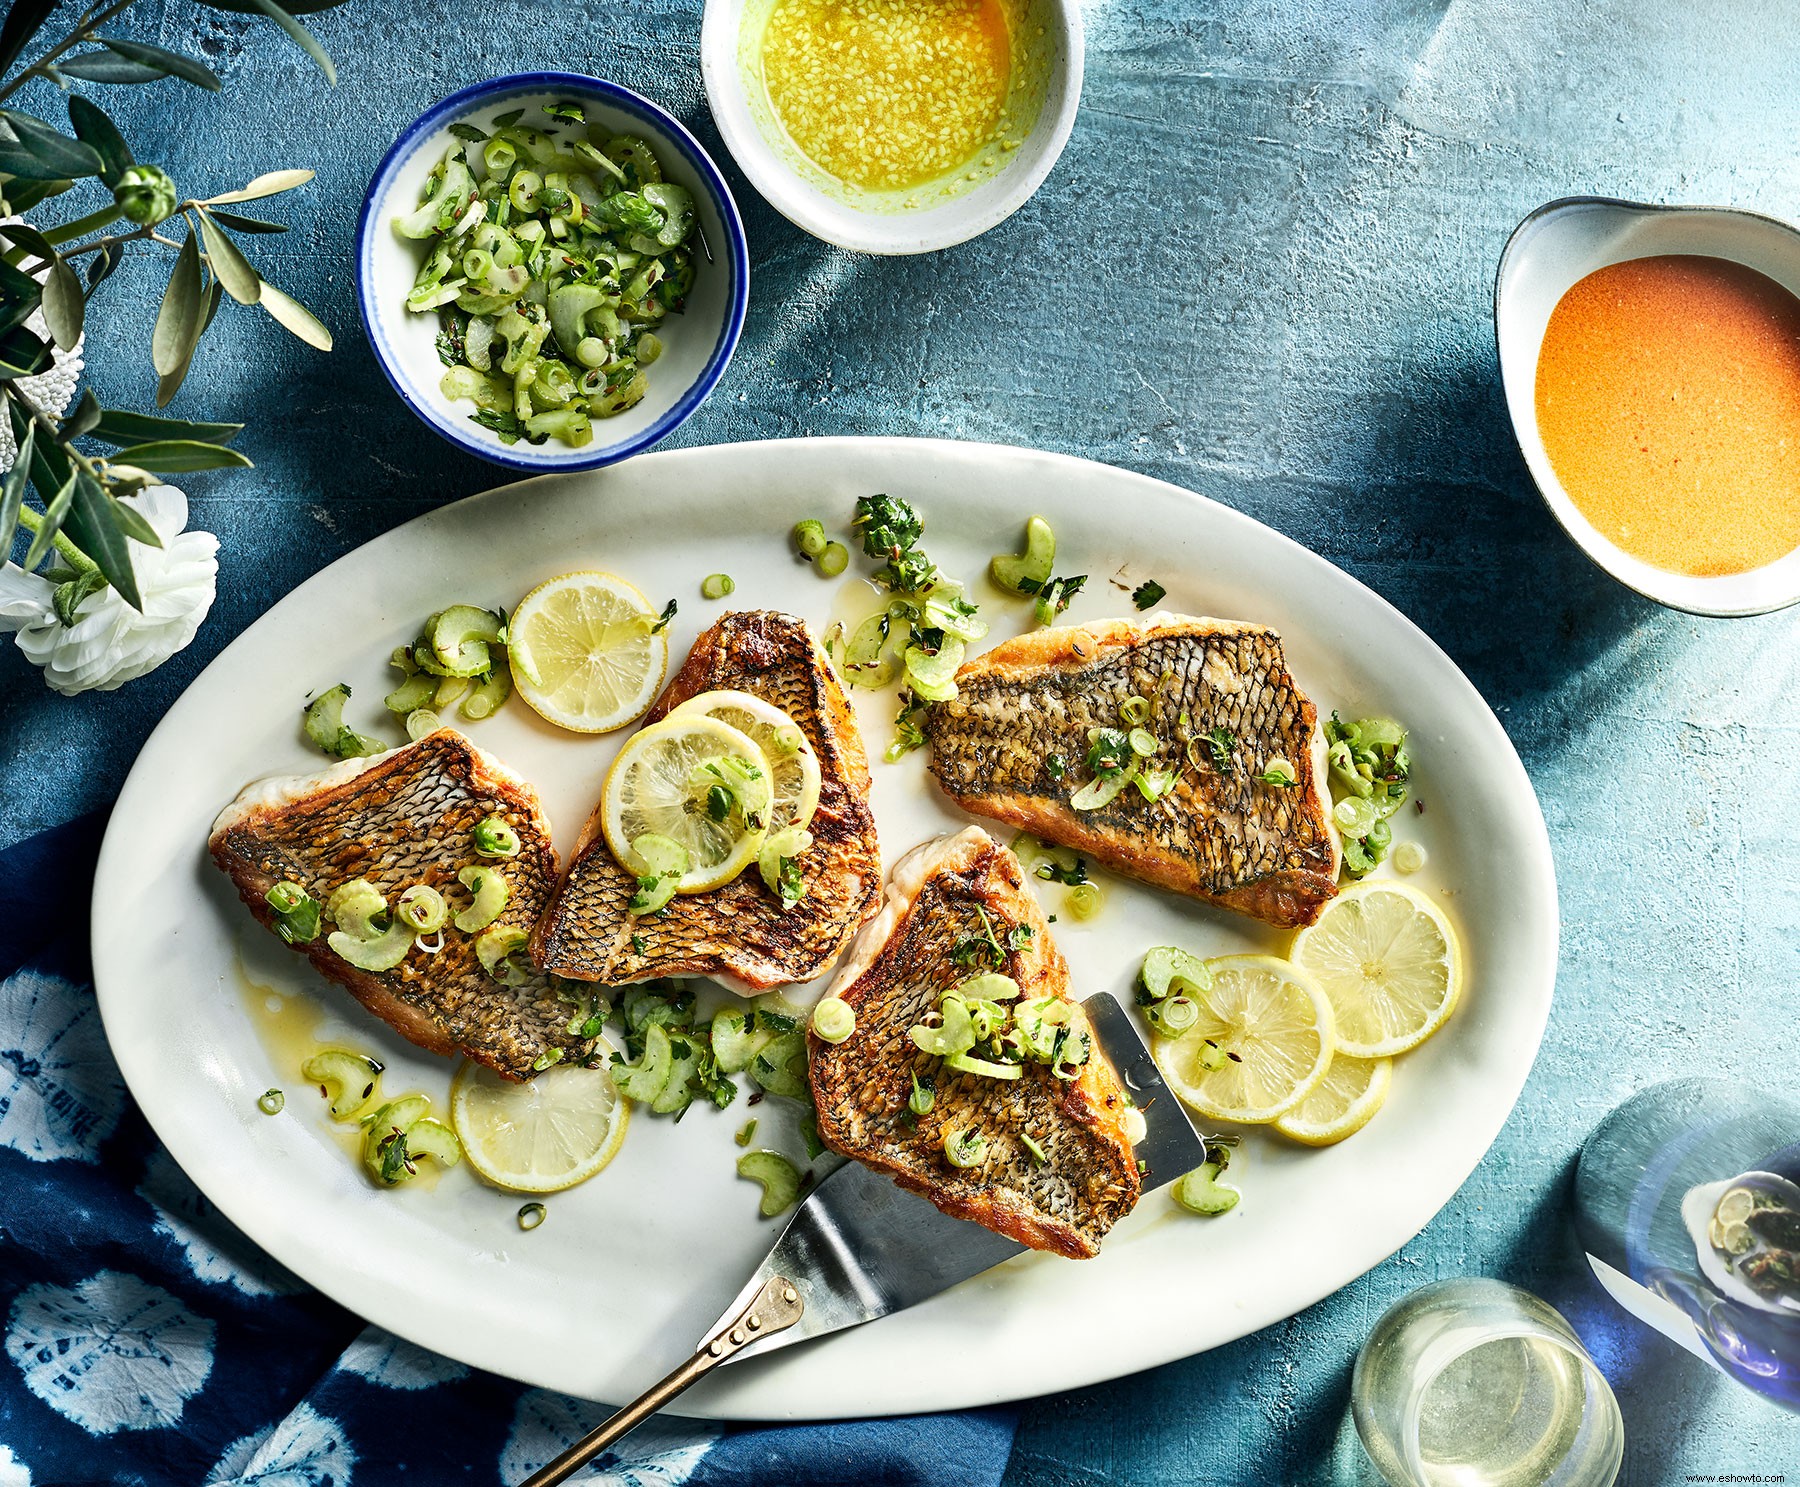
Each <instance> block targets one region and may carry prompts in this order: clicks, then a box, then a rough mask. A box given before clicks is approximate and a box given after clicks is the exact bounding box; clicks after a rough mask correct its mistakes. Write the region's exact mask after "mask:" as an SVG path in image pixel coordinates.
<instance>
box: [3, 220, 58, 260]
mask: <svg viewBox="0 0 1800 1487" xmlns="http://www.w3.org/2000/svg"><path fill="white" fill-rule="evenodd" d="M0 237H3V238H5V239H6V240H7V242H9V243H12V244H14V245H15V246H17V247H20V248H23V249H24V250H25V251H26V252H27V253H29V254H31V256H32V257H34V258H37V259H41V260H42V261H43V262H45V263H48V262H49V261H50V260H51V259H52V258H54V257H56V249H55V248H53V247H51V246H50V239H49V238H47V237H45V236H44V235H43V233H41V232H39V231H38V230H37V229H36V228H35V227H33V226H31V225H30V224H29V223H26V222H0Z"/></svg>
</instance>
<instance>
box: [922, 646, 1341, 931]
mask: <svg viewBox="0 0 1800 1487" xmlns="http://www.w3.org/2000/svg"><path fill="white" fill-rule="evenodd" d="M956 686H957V693H958V695H957V697H956V699H955V700H954V701H951V702H942V703H937V704H935V705H933V706H932V707H931V708H930V709H929V711H928V713H927V715H926V719H925V725H924V727H925V734H926V737H927V738H928V739H929V740H930V742H931V770H932V773H933V774H935V775H936V776H937V780H938V783H939V784H940V785H941V786H942V787H943V788H944V790H945V791H946V792H947V793H948V794H949V795H950V796H951V797H952V798H953V799H954V800H955V801H956V802H957V804H958V805H960V806H962V807H963V808H964V809H965V810H968V811H972V812H974V813H975V814H976V815H980V816H991V817H993V818H994V819H996V820H999V821H1006V822H1009V823H1010V824H1012V825H1014V826H1019V827H1023V828H1024V829H1025V830H1026V831H1029V832H1031V833H1033V834H1034V835H1036V836H1039V837H1042V838H1043V839H1044V840H1045V841H1049V842H1055V843H1057V844H1058V845H1060V846H1065V847H1073V848H1075V849H1076V850H1077V851H1081V852H1086V853H1088V854H1090V855H1091V856H1093V857H1094V858H1096V859H1097V860H1098V861H1100V862H1102V863H1104V864H1105V865H1106V866H1107V867H1110V868H1114V869H1116V870H1117V871H1119V872H1122V873H1127V874H1129V875H1131V876H1132V877H1135V878H1141V879H1143V880H1144V881H1145V882H1148V883H1154V884H1156V885H1158V886H1159V887H1162V888H1169V889H1173V890H1174V891H1175V892H1177V893H1184V894H1187V895H1189V896H1190V897H1193V898H1199V899H1204V900H1206V901H1207V902H1209V903H1215V904H1219V905H1221V906H1222V907H1224V908H1227V909H1234V910H1236V911H1237V912H1238V913H1240V914H1249V915H1251V916H1252V917H1254V918H1257V919H1263V920H1267V921H1268V922H1269V923H1270V924H1277V925H1283V926H1288V927H1294V926H1299V925H1303V924H1311V923H1312V922H1313V920H1315V919H1317V918H1318V917H1319V911H1320V910H1321V909H1322V908H1324V906H1325V904H1326V903H1327V901H1329V900H1330V899H1331V898H1333V897H1335V896H1336V894H1337V876H1338V867H1339V863H1340V850H1339V846H1338V840H1337V835H1336V833H1335V832H1334V831H1333V830H1332V829H1331V827H1330V824H1329V821H1328V818H1327V814H1326V813H1327V811H1328V810H1329V809H1330V801H1331V795H1330V790H1329V788H1328V784H1327V778H1326V765H1325V739H1324V734H1323V732H1322V731H1321V729H1320V728H1319V714H1318V709H1317V708H1315V707H1314V706H1313V705H1312V703H1311V702H1309V701H1308V700H1307V698H1306V697H1305V695H1304V694H1303V693H1302V692H1301V691H1300V688H1299V687H1298V686H1297V685H1295V682H1294V679H1293V677H1292V676H1290V675H1289V674H1288V669H1287V663H1286V662H1285V660H1284V659H1283V658H1282V652H1281V637H1280V636H1279V635H1277V634H1276V633H1275V632H1274V631H1273V630H1270V629H1267V628H1266V627H1264V626H1261V625H1250V624H1243V623H1240V622H1237V621H1232V620H1214V619H1196V618H1191V617H1189V616H1186V615H1161V616H1156V617H1153V618H1152V619H1151V620H1148V621H1143V622H1138V621H1132V620H1103V621H1099V622H1097V623H1094V624H1091V625H1070V626H1063V627H1059V628H1055V629H1046V630H1037V631H1034V632H1032V633H1031V634H1028V635H1021V636H1019V637H1018V638H1017V639H1015V640H1009V641H1006V642H1004V643H1002V644H1000V645H997V646H995V647H994V648H993V649H992V650H990V651H988V652H987V653H986V654H985V655H982V656H978V657H977V658H976V659H975V660H973V661H971V662H969V663H968V664H967V665H966V666H964V667H963V668H962V669H961V670H960V671H958V672H957V674H956ZM1131 697H1142V698H1144V699H1145V700H1146V701H1147V702H1148V703H1149V705H1150V715H1149V717H1148V718H1147V719H1146V720H1145V721H1144V723H1143V725H1142V726H1143V727H1144V728H1146V729H1148V730H1149V731H1150V732H1151V733H1153V734H1154V735H1155V736H1156V737H1157V738H1158V739H1160V740H1161V741H1162V742H1163V744H1164V746H1165V747H1164V749H1163V751H1162V753H1160V754H1159V755H1158V756H1157V757H1156V758H1155V759H1154V760H1152V761H1150V762H1151V763H1152V764H1154V765H1160V766H1167V765H1173V766H1175V767H1176V768H1177V769H1178V770H1179V773H1178V776H1177V779H1176V783H1175V785H1174V787H1173V788H1172V789H1170V790H1169V792H1168V793H1167V794H1165V795H1163V796H1162V797H1161V798H1160V799H1158V800H1155V801H1150V800H1146V799H1144V797H1143V795H1142V794H1141V792H1139V791H1138V790H1136V789H1134V788H1133V787H1131V786H1129V785H1127V786H1126V787H1125V789H1123V790H1121V791H1120V792H1119V794H1118V795H1117V796H1116V797H1115V798H1114V799H1113V801H1112V802H1111V803H1110V804H1108V805H1105V806H1102V807H1100V808H1099V809H1097V810H1092V811H1077V810H1075V809H1074V808H1073V807H1072V806H1070V804H1069V798H1070V797H1071V796H1072V795H1073V794H1074V793H1075V792H1076V791H1077V790H1079V789H1080V788H1081V787H1082V786H1083V785H1085V784H1087V782H1088V781H1089V780H1090V779H1091V778H1092V774H1091V772H1090V771H1089V769H1088V767H1087V763H1086V761H1087V753H1088V746H1089V745H1088V730H1089V729H1092V728H1115V729H1119V728H1128V727H1130V726H1131V725H1130V724H1128V723H1126V722H1124V721H1122V718H1123V714H1122V712H1121V709H1122V708H1123V706H1124V704H1125V702H1126V700H1127V699H1128V698H1131ZM1184 716H1185V717H1186V719H1187V722H1186V724H1185V725H1184V724H1183V722H1182V719H1183V717H1184ZM1220 728H1222V729H1224V730H1226V731H1227V732H1228V733H1230V734H1231V735H1232V740H1233V742H1232V746H1231V750H1230V755H1231V759H1230V763H1231V767H1230V769H1229V771H1228V772H1226V771H1221V770H1220V769H1218V768H1217V767H1215V766H1214V764H1213V763H1212V760H1211V754H1210V750H1209V748H1208V746H1207V745H1206V743H1205V740H1206V738H1207V735H1208V734H1209V733H1211V732H1212V731H1213V730H1214V729H1220ZM1190 738H1191V739H1198V740H1201V741H1202V742H1201V745H1200V753H1201V758H1202V764H1201V766H1199V767H1196V766H1195V765H1194V764H1192V763H1191V762H1190V761H1189V760H1188V758H1187V755H1186V752H1185V750H1186V747H1187V744H1186V740H1187V739H1190ZM1053 757H1060V759H1061V761H1062V763H1063V770H1062V772H1061V774H1060V776H1053V775H1052V772H1051V771H1052V769H1053V767H1054V766H1053V765H1052V764H1051V763H1050V762H1049V761H1050V760H1051V759H1052V758H1053ZM1277 757H1279V758H1284V759H1286V760H1287V761H1288V762H1289V763H1290V764H1291V765H1292V766H1293V768H1294V772H1295V774H1296V776H1297V777H1298V783H1297V784H1296V785H1294V786H1292V787H1289V788H1282V787H1279V786H1273V785H1266V784H1263V783H1261V782H1260V781H1259V780H1258V779H1257V778H1256V776H1258V775H1260V774H1261V773H1262V772H1263V771H1264V770H1265V769H1266V768H1267V767H1268V762H1269V760H1271V759H1274V758H1277Z"/></svg>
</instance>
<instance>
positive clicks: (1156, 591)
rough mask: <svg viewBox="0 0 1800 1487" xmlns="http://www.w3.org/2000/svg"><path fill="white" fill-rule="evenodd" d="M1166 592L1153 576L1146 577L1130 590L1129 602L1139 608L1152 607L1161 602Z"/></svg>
mask: <svg viewBox="0 0 1800 1487" xmlns="http://www.w3.org/2000/svg"><path fill="white" fill-rule="evenodd" d="M1168 592H1169V591H1168V590H1167V589H1165V588H1164V587H1163V586H1162V585H1161V584H1160V583H1158V582H1157V581H1156V580H1155V579H1154V578H1147V579H1145V580H1144V581H1143V582H1142V583H1140V584H1139V585H1138V586H1137V587H1136V588H1135V589H1133V590H1132V591H1131V602H1132V603H1133V604H1135V605H1137V607H1138V608H1139V609H1140V610H1145V609H1154V608H1156V606H1157V605H1159V604H1161V603H1162V602H1163V599H1164V597H1165V596H1166V595H1167V594H1168Z"/></svg>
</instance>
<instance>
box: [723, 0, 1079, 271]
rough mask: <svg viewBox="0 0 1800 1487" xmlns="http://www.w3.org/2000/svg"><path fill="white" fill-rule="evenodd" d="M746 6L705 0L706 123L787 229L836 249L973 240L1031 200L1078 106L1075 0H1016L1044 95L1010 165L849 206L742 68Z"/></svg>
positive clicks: (925, 248) (912, 247)
mask: <svg viewBox="0 0 1800 1487" xmlns="http://www.w3.org/2000/svg"><path fill="white" fill-rule="evenodd" d="M756 3H757V0H706V11H705V15H704V18H703V19H702V21H701V25H700V66H701V72H702V74H703V75H704V77H705V80H706V98H707V102H708V103H709V104H711V106H712V113H713V120H714V122H715V123H717V125H718V126H719V134H720V136H721V137H722V138H723V139H724V141H725V147H726V148H727V149H728V150H730V151H731V154H732V157H733V158H734V159H735V160H736V161H737V163H738V164H739V166H741V167H742V168H743V172H744V174H745V175H747V176H748V177H749V178H750V181H751V184H753V185H754V186H755V187H756V189H757V190H758V191H760V192H762V194H763V195H764V196H765V197H766V198H767V199H768V201H769V204H770V205H771V206H773V207H774V208H775V209H776V211H778V212H780V213H781V214H782V216H784V217H786V218H787V219H788V220H789V221H790V222H792V223H794V224H795V225H796V226H797V227H803V228H805V229H806V231H808V232H810V233H811V234H812V235H813V236H814V237H817V238H823V239H824V240H825V241H826V242H828V243H835V244H836V245H837V246H838V247H840V248H849V249H851V250H853V251H855V252H859V253H930V252H934V251H935V250H937V249H939V248H948V247H952V246H953V245H955V244H957V243H961V242H967V241H968V240H969V239H970V238H972V237H979V236H980V235H981V234H982V233H984V232H986V231H987V230H988V229H989V228H990V227H993V226H995V225H996V224H998V223H1000V222H1004V221H1005V220H1006V219H1007V218H1008V217H1010V216H1011V215H1012V214H1013V213H1014V212H1016V211H1017V210H1018V209H1019V208H1020V207H1022V206H1023V205H1024V204H1025V203H1026V202H1027V201H1028V200H1029V199H1030V198H1031V195H1032V193H1033V192H1035V191H1036V190H1037V188H1038V187H1039V186H1040V185H1042V184H1043V180H1044V177H1045V176H1047V175H1049V174H1050V167H1051V166H1053V165H1055V164H1056V160H1057V157H1058V156H1059V155H1061V154H1062V150H1063V146H1064V145H1065V144H1066V143H1068V139H1069V133H1070V131H1071V130H1072V129H1074V127H1075V111H1076V108H1077V106H1078V105H1079V104H1080V102H1081V72H1082V29H1081V10H1080V7H1079V5H1078V4H1077V0H1024V6H1025V12H1026V24H1027V26H1029V27H1030V29H1031V30H1032V32H1033V36H1034V42H1033V44H1034V45H1040V46H1042V47H1043V48H1044V51H1045V55H1044V56H1043V59H1042V61H1041V63H1040V64H1039V67H1041V75H1042V77H1043V80H1044V81H1043V86H1044V96H1043V103H1042V106H1041V107H1040V108H1039V110H1038V115H1037V121H1036V123H1035V124H1034V125H1033V127H1032V130H1031V133H1030V134H1029V135H1028V136H1026V138H1025V139H1024V141H1023V142H1022V143H1021V144H1020V145H1019V148H1018V149H1017V150H1015V151H1014V152H1013V154H1012V159H1011V160H1010V161H1008V162H1007V163H1006V165H1005V166H1003V167H1002V168H1001V169H999V170H998V171H996V172H994V173H993V174H992V175H990V176H988V177H987V178H986V179H985V180H982V181H980V182H978V183H976V184H975V185H973V186H970V187H969V188H967V189H966V190H964V191H962V192H960V193H958V194H956V195H952V196H948V197H946V198H945V199H942V200H940V201H937V202H936V203H935V204H930V205H926V206H924V207H921V208H918V209H914V210H906V209H894V208H889V209H885V210H882V209H875V208H872V207H869V206H866V205H859V204H857V201H856V200H855V199H854V197H853V196H852V195H851V194H849V193H847V192H846V191H845V190H843V189H841V188H834V185H833V183H832V182H831V180H830V178H829V177H827V176H826V175H825V173H824V172H823V171H821V170H819V169H818V168H817V167H816V166H813V165H812V164H811V163H810V162H809V161H807V160H806V159H805V158H804V157H803V156H801V154H800V152H799V151H798V150H797V149H795V147H794V146H793V145H792V144H791V143H790V142H789V141H788V140H787V138H786V136H785V134H784V133H783V131H782V129H781V125H780V123H779V122H778V121H777V120H776V119H775V117H774V113H773V110H772V109H771V108H770V106H769V102H768V97H767V94H766V92H765V91H764V89H763V86H762V81H761V78H760V75H759V74H757V75H753V74H752V72H751V71H750V69H749V68H747V67H746V66H745V60H746V58H745V52H746V37H745V36H744V15H745V11H746V10H747V9H750V8H751V6H752V5H754V4H756ZM1040 28H1041V32H1042V35H1041V37H1038V36H1037V32H1038V31H1039V30H1040ZM1037 70H1038V69H1035V68H1034V73H1035V72H1036V71H1037Z"/></svg>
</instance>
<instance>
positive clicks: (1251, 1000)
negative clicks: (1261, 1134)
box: [1152, 955, 1336, 1125]
mask: <svg viewBox="0 0 1800 1487" xmlns="http://www.w3.org/2000/svg"><path fill="white" fill-rule="evenodd" d="M1207 969H1208V970H1209V971H1211V973H1212V985H1211V986H1210V987H1209V988H1207V989H1206V990H1205V991H1199V990H1190V991H1189V992H1188V995H1189V996H1190V997H1191V998H1192V1000H1193V1001H1194V1004H1195V1006H1196V1007H1197V1008H1198V1009H1199V1017H1198V1019H1197V1020H1196V1022H1195V1023H1194V1025H1193V1026H1192V1027H1191V1028H1189V1029H1187V1030H1186V1031H1185V1032H1183V1033H1182V1034H1180V1036H1178V1037H1174V1038H1158V1039H1157V1040H1156V1041H1155V1044H1154V1047H1153V1050H1152V1051H1153V1052H1154V1053H1155V1056H1156V1062H1157V1065H1158V1067H1160V1068H1161V1069H1162V1072H1163V1077H1164V1078H1165V1079H1166V1080H1168V1082H1169V1088H1171V1089H1172V1090H1174V1091H1175V1093H1176V1094H1177V1095H1179V1096H1180V1097H1181V1098H1182V1099H1183V1100H1185V1101H1186V1102H1187V1103H1188V1104H1189V1105H1192V1106H1193V1107H1194V1109H1196V1110H1198V1111H1199V1112H1200V1113H1201V1114H1202V1115H1206V1116H1210V1117H1212V1118H1213V1119H1215V1120H1230V1121H1237V1122H1239V1123H1240V1124H1243V1125H1266V1124H1268V1123H1269V1122H1270V1121H1273V1120H1275V1119H1277V1118H1279V1117H1280V1116H1282V1115H1285V1114H1286V1113H1287V1112H1288V1111H1290V1110H1292V1109H1293V1108H1294V1107H1295V1106H1296V1105H1298V1104H1299V1103H1300V1102H1301V1101H1302V1100H1304V1099H1305V1098H1306V1097H1307V1096H1308V1095H1309V1094H1311V1093H1312V1091H1313V1090H1314V1089H1315V1088H1316V1087H1317V1086H1318V1084H1319V1082H1320V1080H1322V1079H1323V1078H1324V1077H1325V1072H1326V1070H1327V1069H1328V1068H1329V1067H1330V1066H1331V1057H1332V1053H1333V1052H1334V1050H1335V1047H1336V1039H1335V1035H1334V1031H1333V1026H1332V1014H1331V1003H1330V1002H1329V1001H1327V1000H1326V998H1325V993H1324V992H1323V991H1322V990H1321V989H1320V988H1319V985H1318V983H1317V982H1316V981H1314V980H1313V978H1312V977H1311V976H1309V975H1307V973H1306V972H1305V971H1303V970H1301V969H1299V968H1298V967H1296V966H1293V965H1290V964H1289V963H1288V962H1287V961H1284V960H1277V959H1276V958H1275V957H1274V956H1272V955H1232V956H1227V957H1225V958H1224V959H1222V960H1213V961H1208V962H1207Z"/></svg>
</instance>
